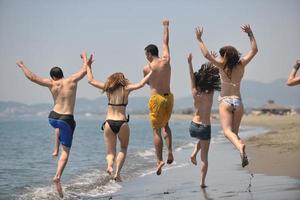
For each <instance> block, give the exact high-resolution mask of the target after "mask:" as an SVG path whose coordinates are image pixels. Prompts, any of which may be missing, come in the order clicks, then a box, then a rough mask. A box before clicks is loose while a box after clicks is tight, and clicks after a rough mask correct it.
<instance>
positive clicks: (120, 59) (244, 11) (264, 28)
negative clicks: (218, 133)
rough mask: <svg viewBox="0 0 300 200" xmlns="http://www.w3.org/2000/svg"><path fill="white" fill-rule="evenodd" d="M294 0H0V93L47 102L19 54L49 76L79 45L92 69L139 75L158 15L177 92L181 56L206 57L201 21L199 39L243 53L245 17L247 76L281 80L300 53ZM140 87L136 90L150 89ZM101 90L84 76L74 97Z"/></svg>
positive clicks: (72, 67)
mask: <svg viewBox="0 0 300 200" xmlns="http://www.w3.org/2000/svg"><path fill="white" fill-rule="evenodd" d="M299 8H300V1H299V0H281V1H279V0H268V1H267V0H251V1H242V0H226V1H225V0H219V1H214V0H210V1H207V0H206V1H205V0H203V1H202V0H191V1H189V0H186V1H182V0H181V1H180V0H164V1H160V0H152V1H143V0H126V1H125V0H119V1H114V0H107V1H104V0H98V1H96V0H94V1H92V0H77V1H76V0H72V1H71V0H70V1H62V0H61V1H46V0H45V1H39V0H35V1H33V0H26V1H22V0H19V1H16V0H0V60H1V62H0V67H1V73H0V92H1V93H0V94H1V95H0V100H5V101H6V100H14V101H20V102H23V103H28V104H31V103H38V102H52V99H51V95H50V92H49V91H48V90H47V88H43V87H41V86H38V85H35V84H33V83H31V82H30V81H29V80H27V79H26V78H25V77H24V75H23V73H22V71H21V70H20V69H19V68H18V67H17V66H16V64H15V61H16V59H18V58H20V59H22V60H24V62H25V64H26V65H27V66H28V67H29V68H30V69H31V70H32V71H33V72H35V73H36V74H38V75H40V76H43V77H49V70H50V68H51V67H52V66H56V65H57V66H60V67H62V69H63V71H64V74H65V76H69V75H71V74H72V73H75V72H76V71H78V70H79V69H80V67H81V59H80V57H79V54H80V52H81V51H87V52H89V53H95V63H94V64H93V71H94V76H95V78H96V79H98V80H102V81H105V80H106V78H107V76H108V75H110V74H111V73H113V72H116V71H122V72H124V73H125V75H126V76H127V78H128V79H129V80H130V81H131V82H137V81H139V80H140V79H141V78H142V68H143V65H144V64H145V63H146V59H145V56H144V47H145V46H146V45H148V44H149V43H154V44H157V45H158V47H159V49H161V46H162V45H161V44H162V30H163V28H162V23H161V21H162V19H163V17H164V16H167V17H168V18H169V20H170V50H171V65H172V79H171V84H172V86H171V88H172V91H173V93H174V95H175V98H176V97H177V98H178V97H183V96H187V95H190V82H189V75H188V67H187V62H186V56H187V54H188V52H192V53H193V55H194V67H195V68H196V67H198V66H199V65H200V63H203V62H205V60H204V58H203V57H202V55H201V54H200V50H199V48H198V46H197V42H196V39H195V35H194V28H195V26H197V25H202V26H204V36H203V39H204V41H205V42H206V44H207V46H208V48H209V49H210V50H216V51H218V50H219V48H220V47H222V46H224V45H227V44H231V45H233V46H236V48H237V49H238V50H239V51H240V52H241V53H243V54H244V53H246V52H247V51H248V50H249V49H250V45H249V39H248V37H247V35H246V34H245V33H242V32H241V31H240V28H239V27H240V25H241V24H242V23H249V24H250V25H251V27H252V29H253V32H254V35H255V37H256V39H257V43H258V48H259V52H258V55H257V56H256V57H255V59H254V60H253V61H252V62H251V63H250V64H249V65H248V66H247V70H246V73H245V79H248V80H256V81H261V82H271V81H273V80H276V79H279V78H284V79H286V78H287V77H288V75H289V73H290V69H291V67H292V65H293V64H294V63H295V60H296V59H297V58H300V37H299V36H300V26H299V24H300V12H299ZM148 94H149V88H148V86H145V87H144V88H143V89H141V90H139V91H135V92H133V95H134V96H148ZM100 95H102V94H101V93H100V92H99V91H98V90H97V89H96V88H93V87H92V86H90V85H89V84H88V83H87V79H86V78H84V79H83V80H82V81H81V82H80V83H79V87H78V92H77V97H86V98H89V99H94V98H96V97H99V96H100Z"/></svg>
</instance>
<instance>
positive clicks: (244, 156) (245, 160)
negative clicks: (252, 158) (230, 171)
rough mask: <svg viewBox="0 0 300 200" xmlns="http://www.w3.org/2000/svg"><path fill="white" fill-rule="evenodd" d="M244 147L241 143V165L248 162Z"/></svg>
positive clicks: (243, 165) (245, 164)
mask: <svg viewBox="0 0 300 200" xmlns="http://www.w3.org/2000/svg"><path fill="white" fill-rule="evenodd" d="M245 148H246V146H245V145H244V144H243V146H242V152H241V153H240V155H241V160H242V167H245V166H247V165H248V164H249V161H248V158H247V155H246V152H245Z"/></svg>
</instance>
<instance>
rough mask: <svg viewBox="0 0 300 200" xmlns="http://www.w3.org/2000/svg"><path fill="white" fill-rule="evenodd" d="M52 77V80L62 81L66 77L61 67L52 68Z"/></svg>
mask: <svg viewBox="0 0 300 200" xmlns="http://www.w3.org/2000/svg"><path fill="white" fill-rule="evenodd" d="M50 76H51V78H52V79H53V78H57V79H61V78H63V77H64V74H63V71H62V70H61V68H59V67H52V69H51V70H50Z"/></svg>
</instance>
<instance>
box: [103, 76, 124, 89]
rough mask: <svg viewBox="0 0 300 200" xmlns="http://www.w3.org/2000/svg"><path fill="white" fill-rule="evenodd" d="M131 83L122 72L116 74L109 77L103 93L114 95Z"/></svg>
mask: <svg viewBox="0 0 300 200" xmlns="http://www.w3.org/2000/svg"><path fill="white" fill-rule="evenodd" d="M128 83H129V81H128V79H126V78H125V76H124V74H123V73H122V72H116V73H114V74H112V75H110V76H109V77H108V79H107V80H106V82H105V84H104V89H103V92H109V93H112V92H113V91H115V90H116V89H118V88H119V87H125V86H127V85H128Z"/></svg>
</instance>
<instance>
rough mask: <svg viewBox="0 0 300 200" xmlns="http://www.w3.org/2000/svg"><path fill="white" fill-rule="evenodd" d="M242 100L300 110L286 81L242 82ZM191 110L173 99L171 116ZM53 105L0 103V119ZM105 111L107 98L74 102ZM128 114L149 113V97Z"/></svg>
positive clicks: (80, 110) (187, 100) (43, 111)
mask: <svg viewBox="0 0 300 200" xmlns="http://www.w3.org/2000/svg"><path fill="white" fill-rule="evenodd" d="M218 95H219V94H218V93H216V94H215V97H214V104H213V109H214V110H217V108H218V102H217V101H218V100H217V99H218ZM242 98H243V102H244V105H245V107H246V108H247V109H249V108H253V107H260V106H262V105H264V104H266V102H267V101H268V100H270V99H272V100H274V101H275V102H276V103H277V104H280V105H285V106H288V107H292V108H300V86H294V87H288V86H286V80H284V79H279V80H276V81H273V82H271V83H261V82H257V81H249V80H244V81H243V82H242ZM192 107H193V102H192V97H191V96H187V97H183V98H176V94H175V102H174V112H182V110H186V109H189V108H190V109H191V108H192ZM51 108H52V104H47V103H42V104H33V105H27V104H23V103H19V102H13V101H0V117H1V116H2V117H5V116H19V115H21V116H27V115H35V116H47V115H48V113H49V111H50V110H51ZM106 109H107V98H106V97H105V96H102V97H99V98H96V99H93V100H90V99H86V98H78V99H77V101H76V108H75V113H76V114H87V113H89V114H105V113H106ZM127 112H128V113H131V114H132V113H136V114H142V113H147V112H148V97H130V100H129V104H128V107H127Z"/></svg>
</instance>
